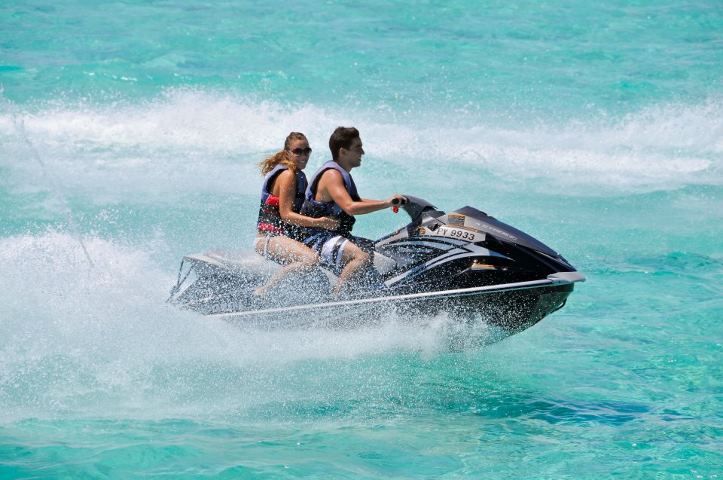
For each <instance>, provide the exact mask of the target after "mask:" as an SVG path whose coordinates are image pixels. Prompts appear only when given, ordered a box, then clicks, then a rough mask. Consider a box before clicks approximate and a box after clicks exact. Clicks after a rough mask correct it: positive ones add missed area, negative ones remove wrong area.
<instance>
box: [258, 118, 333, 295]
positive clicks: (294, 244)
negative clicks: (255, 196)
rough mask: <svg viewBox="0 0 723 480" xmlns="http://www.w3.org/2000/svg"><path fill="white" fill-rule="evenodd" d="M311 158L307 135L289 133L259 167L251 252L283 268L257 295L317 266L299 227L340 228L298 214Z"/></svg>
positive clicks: (302, 200)
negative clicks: (258, 198) (259, 185)
mask: <svg viewBox="0 0 723 480" xmlns="http://www.w3.org/2000/svg"><path fill="white" fill-rule="evenodd" d="M310 155H311V147H309V141H308V140H307V138H306V136H305V135H304V134H303V133H299V132H291V133H290V134H289V135H288V136H287V137H286V141H285V142H284V149H283V150H281V151H279V152H276V153H275V154H273V155H271V156H269V157H267V158H266V159H264V160H263V161H262V162H261V163H260V164H259V166H260V167H261V173H262V175H264V184H263V187H262V188H261V205H260V208H259V219H258V222H257V226H256V228H257V234H256V239H255V240H254V249H255V250H256V252H257V253H259V254H260V255H263V256H264V257H266V258H269V259H271V260H274V261H276V262H278V263H281V264H282V265H284V267H283V268H282V269H281V270H279V271H277V272H276V273H275V274H274V275H273V276H272V277H271V278H270V279H269V280H268V282H266V284H265V285H263V286H261V287H259V288H257V289H256V290H255V292H254V293H255V294H256V295H260V296H263V295H266V294H267V293H268V292H269V290H270V289H272V288H273V287H275V286H276V285H278V284H279V283H280V282H281V281H282V280H283V279H284V278H286V277H287V276H289V275H291V274H293V273H295V272H301V271H304V270H308V269H311V268H313V267H314V266H316V265H317V264H318V263H319V255H318V254H317V253H316V252H315V251H313V250H312V249H310V248H309V247H307V246H305V245H304V244H303V243H301V242H300V241H299V240H300V239H301V233H302V232H301V231H302V229H301V228H300V227H314V228H323V229H329V230H334V229H336V228H338V227H339V222H338V221H337V220H334V219H332V218H328V217H321V218H311V217H305V216H303V215H300V214H299V211H300V210H301V205H302V204H303V203H304V192H305V191H306V186H307V180H306V175H305V174H304V172H303V171H302V170H303V169H304V168H305V167H306V164H307V163H308V161H309V156H310Z"/></svg>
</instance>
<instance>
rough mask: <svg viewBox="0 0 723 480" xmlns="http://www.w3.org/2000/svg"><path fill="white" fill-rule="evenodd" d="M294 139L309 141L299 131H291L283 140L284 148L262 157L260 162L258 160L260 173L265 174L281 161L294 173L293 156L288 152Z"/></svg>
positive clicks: (294, 162) (294, 163)
mask: <svg viewBox="0 0 723 480" xmlns="http://www.w3.org/2000/svg"><path fill="white" fill-rule="evenodd" d="M294 140H306V141H307V142H308V141H309V140H308V139H307V138H306V135H304V134H303V133H300V132H291V133H290V134H288V135H287V136H286V140H284V149H283V150H280V151H278V152H276V153H274V154H273V155H270V156H268V157H266V158H264V159H263V160H262V161H261V162H259V168H261V175H266V174H267V173H269V172H270V171H271V170H273V169H274V167H276V165H278V164H280V163H282V164H284V165H286V166H287V167H288V169H289V170H291V171H292V172H294V173H296V161H294V157H293V156H292V155H291V152H289V146H291V142H293V141H294Z"/></svg>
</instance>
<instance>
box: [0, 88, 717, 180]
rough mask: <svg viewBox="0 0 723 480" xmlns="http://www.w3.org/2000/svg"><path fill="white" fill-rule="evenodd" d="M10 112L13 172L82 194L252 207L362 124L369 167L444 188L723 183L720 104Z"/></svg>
mask: <svg viewBox="0 0 723 480" xmlns="http://www.w3.org/2000/svg"><path fill="white" fill-rule="evenodd" d="M0 109H1V110H0V138H1V139H2V140H3V143H4V146H3V147H1V148H2V157H4V160H3V162H4V164H5V165H4V166H5V167H6V168H8V169H9V171H10V172H11V173H12V174H15V175H17V177H18V182H16V183H23V180H26V181H27V179H28V178H31V177H34V176H37V173H38V172H37V165H34V164H32V163H28V162H27V161H25V160H26V159H27V158H28V155H27V153H28V152H27V150H28V148H34V149H35V150H36V151H37V153H38V155H39V156H40V157H42V158H43V159H46V160H47V161H46V162H45V163H46V164H47V165H48V168H52V169H53V171H54V172H55V173H56V174H57V175H59V176H61V180H62V183H63V185H65V186H67V187H68V188H78V189H92V188H98V187H99V186H103V187H108V186H111V185H112V186H113V187H114V189H115V191H123V192H125V193H128V192H134V191H138V190H139V189H140V190H142V191H143V190H149V191H150V190H152V191H156V192H158V191H160V192H174V191H176V192H180V191H192V192H199V191H200V192H205V191H213V192H217V193H218V192H221V193H225V192H229V193H230V192H235V193H238V192H239V191H240V190H241V191H245V192H247V193H250V192H255V191H256V189H257V188H258V185H257V184H258V178H257V173H256V172H255V163H256V162H258V160H259V159H260V158H261V157H262V156H263V155H264V154H265V153H268V152H271V151H274V150H276V149H278V148H279V147H280V142H281V140H282V139H283V138H284V137H285V135H286V134H287V133H288V132H289V131H292V130H298V131H304V132H306V133H307V135H308V136H309V138H310V141H311V143H312V145H313V146H314V147H315V148H316V151H317V152H319V153H318V154H315V157H313V159H312V161H313V162H321V161H322V160H323V159H325V158H326V157H327V156H328V155H327V153H326V148H325V145H326V142H327V138H328V135H329V132H330V131H331V129H332V128H333V127H335V126H337V125H352V124H353V125H356V126H357V127H359V128H360V130H361V131H362V133H363V137H364V140H365V145H366V150H367V154H368V156H369V158H371V159H382V160H386V161H389V162H393V163H396V164H398V165H400V167H401V168H405V167H406V168H416V166H417V165H418V162H419V161H420V160H422V161H425V162H427V163H426V164H425V165H427V167H426V168H427V169H429V173H430V174H432V173H439V172H438V170H444V169H445V168H446V169H449V168H454V167H456V166H458V165H460V164H467V165H471V166H473V167H475V168H483V169H485V170H486V171H488V172H489V173H491V174H493V175H496V176H498V177H500V178H505V179H506V180H507V181H512V182H517V183H523V184H525V185H528V186H529V185H530V184H531V182H529V180H531V179H535V180H539V182H537V184H539V185H540V188H543V189H544V188H549V187H561V188H566V189H568V191H572V192H580V193H582V192H586V191H589V190H590V189H592V190H593V191H595V192H596V193H598V192H599V193H604V192H606V191H608V190H613V191H620V190H623V191H638V190H651V189H667V188H678V187H680V186H683V185H687V184H698V183H707V184H714V185H719V184H721V183H723V175H722V174H721V173H722V169H721V158H723V102H722V101H721V100H720V99H714V100H710V101H708V102H706V103H703V104H700V105H664V106H658V107H651V108H648V109H646V110H644V111H641V112H638V113H635V114H630V115H628V116H626V117H624V118H618V119H610V118H603V117H600V118H591V119H586V120H581V121H568V122H566V123H560V122H558V121H554V120H550V121H545V122H539V121H538V122H536V123H534V124H532V125H521V126H520V127H519V128H509V127H507V128H501V127H498V126H495V125H489V124H486V123H485V121H484V119H482V120H480V119H478V118H474V119H464V118H459V116H458V115H453V114H452V113H445V112H440V113H439V115H437V117H436V119H435V120H434V121H430V120H424V119H419V120H416V123H414V124H399V123H397V122H395V121H393V120H391V116H390V114H387V115H386V116H387V117H389V118H385V114H384V113H379V112H376V111H375V112H372V111H371V110H370V111H366V112H365V111H356V112H348V113H347V112H345V113H340V112H337V111H333V110H329V109H327V108H323V107H319V106H315V105H308V104H298V105H282V104H279V103H273V102H259V101H254V100H250V99H247V98H243V97H237V96H233V95H224V94H220V93H207V92H199V91H189V90H171V91H169V92H167V93H166V94H165V95H164V96H162V97H159V98H156V99H154V100H151V101H148V102H146V103H141V104H122V103H119V104H114V105H103V106H98V105H82V104H79V105H67V104H56V105H43V106H35V107H34V108H33V109H26V110H22V111H21V110H19V109H18V108H17V107H15V106H14V105H12V104H10V103H9V102H7V101H6V102H4V103H2V104H0ZM424 118H429V116H425V117H424ZM30 146H31V147H30ZM430 160H433V162H429V161H430ZM358 175H361V176H363V175H364V169H362V170H360V171H359V173H358ZM105 189H106V190H108V188H105Z"/></svg>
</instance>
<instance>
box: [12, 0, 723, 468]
mask: <svg viewBox="0 0 723 480" xmlns="http://www.w3.org/2000/svg"><path fill="white" fill-rule="evenodd" d="M721 32H723V7H722V6H721V4H720V2H715V1H711V2H705V1H700V2H671V1H663V2H644V1H638V2H620V1H613V2H606V3H605V4H604V5H600V4H598V3H597V2H558V3H554V4H540V3H539V2H512V3H510V2H486V3H477V2H470V1H468V0H467V1H454V2H445V3H444V4H443V5H439V4H437V3H435V2H420V3H417V2H415V4H414V5H412V4H409V5H408V4H402V3H399V4H392V5H389V4H387V3H386V2H364V4H363V5H357V4H355V3H353V2H334V1H330V2H325V3H318V2H294V3H293V5H287V4H285V3H281V2H278V3H274V2H271V3H268V2H267V3H265V4H264V5H257V4H256V3H255V2H254V3H252V2H212V3H195V4H192V3H190V2H180V1H178V0H167V1H159V2H142V1H127V2H122V3H121V2H115V3H108V4H105V5H102V6H98V4H96V3H94V2H88V1H80V0H79V1H64V2H47V1H41V0H37V1H24V2H18V1H13V0H10V1H6V2H3V3H2V5H0V85H2V93H1V95H0V272H1V274H0V478H3V479H5V478H74V479H75V478H119V479H125V478H162V477H163V478H515V479H519V478H529V479H540V478H550V479H560V478H571V479H572V478H575V479H578V478H590V479H598V478H609V477H614V478H665V479H668V478H676V479H677V478H680V479H684V478H685V479H688V478H704V479H714V478H721V475H722V474H721V472H723V456H722V454H721V452H722V451H723V441H722V440H721V436H722V434H723V418H722V414H721V412H723V380H722V379H723V367H722V365H723V355H721V353H722V352H721V350H722V349H723V347H722V344H723V327H721V319H722V317H723V241H721V238H723V84H722V79H723V34H721ZM337 125H355V126H357V127H358V128H359V129H360V130H361V133H362V138H363V140H364V144H365V150H366V151H367V155H366V156H365V159H364V162H363V165H362V167H361V168H359V169H358V170H355V172H354V174H355V178H356V180H357V184H358V186H359V188H360V190H361V192H362V194H363V195H364V196H365V197H371V198H384V197H386V196H387V195H388V194H390V193H391V192H394V191H399V192H404V193H410V194H414V195H417V196H421V197H424V198H426V199H428V200H429V201H431V202H433V203H434V204H436V205H438V206H439V207H440V208H442V209H446V210H451V209H454V208H458V207H460V206H463V205H466V204H470V205H474V206H477V207H479V208H481V209H483V210H485V211H487V212H488V213H490V214H493V215H495V216H496V217H498V218H500V219H502V220H503V221H506V222H508V223H511V224H513V225H515V226H518V227H519V228H521V229H523V230H525V231H527V232H529V233H531V234H533V235H534V236H536V237H538V238H540V239H541V240H543V241H544V242H545V243H548V244H549V245H551V246H552V247H553V248H555V249H557V250H559V251H560V252H562V253H563V254H564V255H565V256H566V257H567V258H568V259H569V260H570V261H571V262H572V263H573V264H574V265H576V266H577V267H578V268H579V269H580V270H581V271H583V272H585V274H586V275H587V277H588V281H587V283H585V284H582V285H580V286H579V287H578V288H577V289H576V290H575V292H574V293H573V295H572V296H571V298H570V301H569V302H568V305H567V306H566V307H565V308H564V309H563V310H561V311H559V312H557V313H555V314H553V315H552V316H550V317H548V318H546V319H545V320H544V321H542V322H541V323H540V324H538V325H537V326H535V327H533V328H531V329H530V330H528V331H526V332H524V333H522V334H519V335H516V336H513V337H511V338H508V339H506V340H504V341H502V342H499V343H494V344H488V342H487V334H488V333H489V332H487V331H486V330H485V329H484V328H483V327H480V328H479V330H475V331H460V330H459V327H458V326H456V325H455V324H454V323H452V322H450V321H449V320H448V319H447V318H445V317H444V316H438V317H429V318H422V319H420V320H421V322H420V325H418V326H414V325H409V324H407V323H403V322H400V321H398V320H399V319H396V318H393V317H390V318H385V319H383V321H382V322H381V323H380V325H377V326H373V327H372V326H370V327H364V328H359V329H355V330H351V331H340V330H333V331H326V330H314V331H308V330H304V331H295V330H282V331H278V330H277V331H260V330H241V329H239V328H236V327H234V326H232V325H228V324H226V323H223V322H217V321H209V320H204V319H203V318H200V317H199V316H197V315H194V314H191V313H189V312H183V311H178V310H176V309H174V308H172V307H169V306H167V305H166V304H165V303H164V300H165V299H166V296H167V294H168V289H169V287H170V286H171V284H172V283H173V282H174V281H175V275H176V272H177V270H176V269H177V266H178V261H179V259H180V257H181V256H182V255H184V254H186V253H191V252H198V251H203V250H206V249H210V248H224V249H241V250H245V251H247V252H248V254H249V255H252V253H251V249H250V243H251V240H252V238H253V235H254V233H253V227H254V221H255V216H256V203H257V194H258V193H257V192H258V189H259V185H260V177H259V176H258V174H257V172H256V170H255V168H256V167H255V164H256V162H258V161H259V160H260V159H261V158H262V157H263V156H264V155H265V154H266V153H269V152H271V151H274V150H275V149H278V148H279V147H280V146H281V142H282V141H283V138H284V137H285V135H286V134H287V133H288V132H289V131H291V130H299V131H304V132H306V133H307V134H308V136H309V139H310V142H311V145H312V146H313V147H314V149H315V151H314V154H313V156H312V158H311V161H310V170H313V169H314V168H316V166H318V165H319V164H321V163H322V162H323V161H324V160H326V159H327V158H328V157H329V155H328V154H327V153H326V151H325V150H326V149H325V148H324V146H325V145H326V142H327V139H328V136H329V134H330V132H331V131H332V130H333V128H334V127H336V126H337ZM402 223H403V219H402V218H401V217H396V216H394V215H393V214H392V213H390V212H380V213H375V214H371V215H367V216H364V217H361V218H360V219H359V222H358V224H357V225H358V233H359V234H362V235H366V236H369V237H377V236H380V235H382V234H384V233H386V232H388V231H390V230H391V229H393V228H396V227H398V226H400V225H401V224H402Z"/></svg>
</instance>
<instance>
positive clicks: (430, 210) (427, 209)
mask: <svg viewBox="0 0 723 480" xmlns="http://www.w3.org/2000/svg"><path fill="white" fill-rule="evenodd" d="M404 198H405V199H406V201H404V200H400V199H396V198H395V199H394V200H392V205H395V207H396V208H398V207H399V206H401V207H402V208H403V209H404V211H405V212H407V215H409V217H410V218H411V219H412V223H413V224H415V225H419V224H420V223H422V215H423V214H425V213H427V214H429V215H431V216H433V217H439V216H441V215H444V212H442V211H441V210H438V209H437V207H435V206H434V205H432V204H431V203H429V202H428V201H426V200H424V199H422V198H419V197H413V196H412V195H404Z"/></svg>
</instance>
